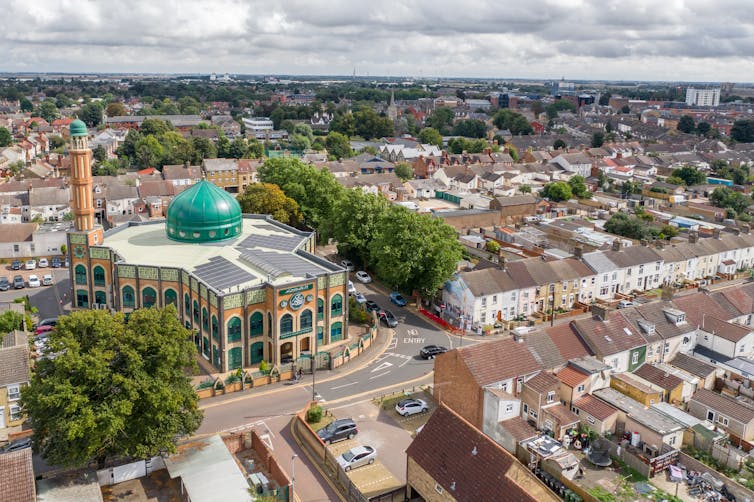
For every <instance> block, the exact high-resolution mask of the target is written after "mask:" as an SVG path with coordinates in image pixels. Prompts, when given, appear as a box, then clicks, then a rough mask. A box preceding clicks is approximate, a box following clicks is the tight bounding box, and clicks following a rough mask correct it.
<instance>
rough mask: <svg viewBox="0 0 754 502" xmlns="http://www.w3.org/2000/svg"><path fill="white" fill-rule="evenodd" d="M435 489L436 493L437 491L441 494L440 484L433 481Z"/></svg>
mask: <svg viewBox="0 0 754 502" xmlns="http://www.w3.org/2000/svg"><path fill="white" fill-rule="evenodd" d="M435 491H436V492H437V493H439V494H440V495H442V486H440V485H439V484H437V483H435Z"/></svg>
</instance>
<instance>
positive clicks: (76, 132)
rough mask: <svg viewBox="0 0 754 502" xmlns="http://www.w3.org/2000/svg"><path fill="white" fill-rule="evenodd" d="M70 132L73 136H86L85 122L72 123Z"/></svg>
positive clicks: (75, 121) (76, 121)
mask: <svg viewBox="0 0 754 502" xmlns="http://www.w3.org/2000/svg"><path fill="white" fill-rule="evenodd" d="M69 131H70V132H71V136H86V135H87V132H86V124H84V121H83V120H79V119H76V120H74V121H73V122H71V126H70V128H69Z"/></svg>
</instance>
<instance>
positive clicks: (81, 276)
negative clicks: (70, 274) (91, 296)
mask: <svg viewBox="0 0 754 502" xmlns="http://www.w3.org/2000/svg"><path fill="white" fill-rule="evenodd" d="M74 274H75V275H76V284H80V285H82V286H86V267H85V266H83V265H81V264H79V265H76V268H75V269H74Z"/></svg>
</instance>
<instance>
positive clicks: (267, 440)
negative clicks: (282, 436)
mask: <svg viewBox="0 0 754 502" xmlns="http://www.w3.org/2000/svg"><path fill="white" fill-rule="evenodd" d="M259 439H261V440H262V441H263V442H264V444H266V445H267V446H269V447H270V450H274V449H275V447H274V446H272V440H271V439H270V435H269V434H261V435H260V436H259Z"/></svg>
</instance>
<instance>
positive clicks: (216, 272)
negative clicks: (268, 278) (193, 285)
mask: <svg viewBox="0 0 754 502" xmlns="http://www.w3.org/2000/svg"><path fill="white" fill-rule="evenodd" d="M194 275H195V276H197V277H198V278H199V279H201V280H202V281H203V282H205V283H207V284H209V285H210V286H212V287H213V288H215V289H219V290H223V289H227V288H229V287H231V286H236V285H238V284H243V283H245V282H249V281H251V280H253V279H255V276H254V275H253V274H250V273H249V272H247V271H245V270H244V269H242V268H241V267H239V266H238V265H235V264H233V263H232V262H231V261H229V260H226V259H225V258H223V257H222V256H214V257H212V258H210V259H209V262H207V263H203V264H201V265H199V266H198V267H196V268H195V269H194Z"/></svg>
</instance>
